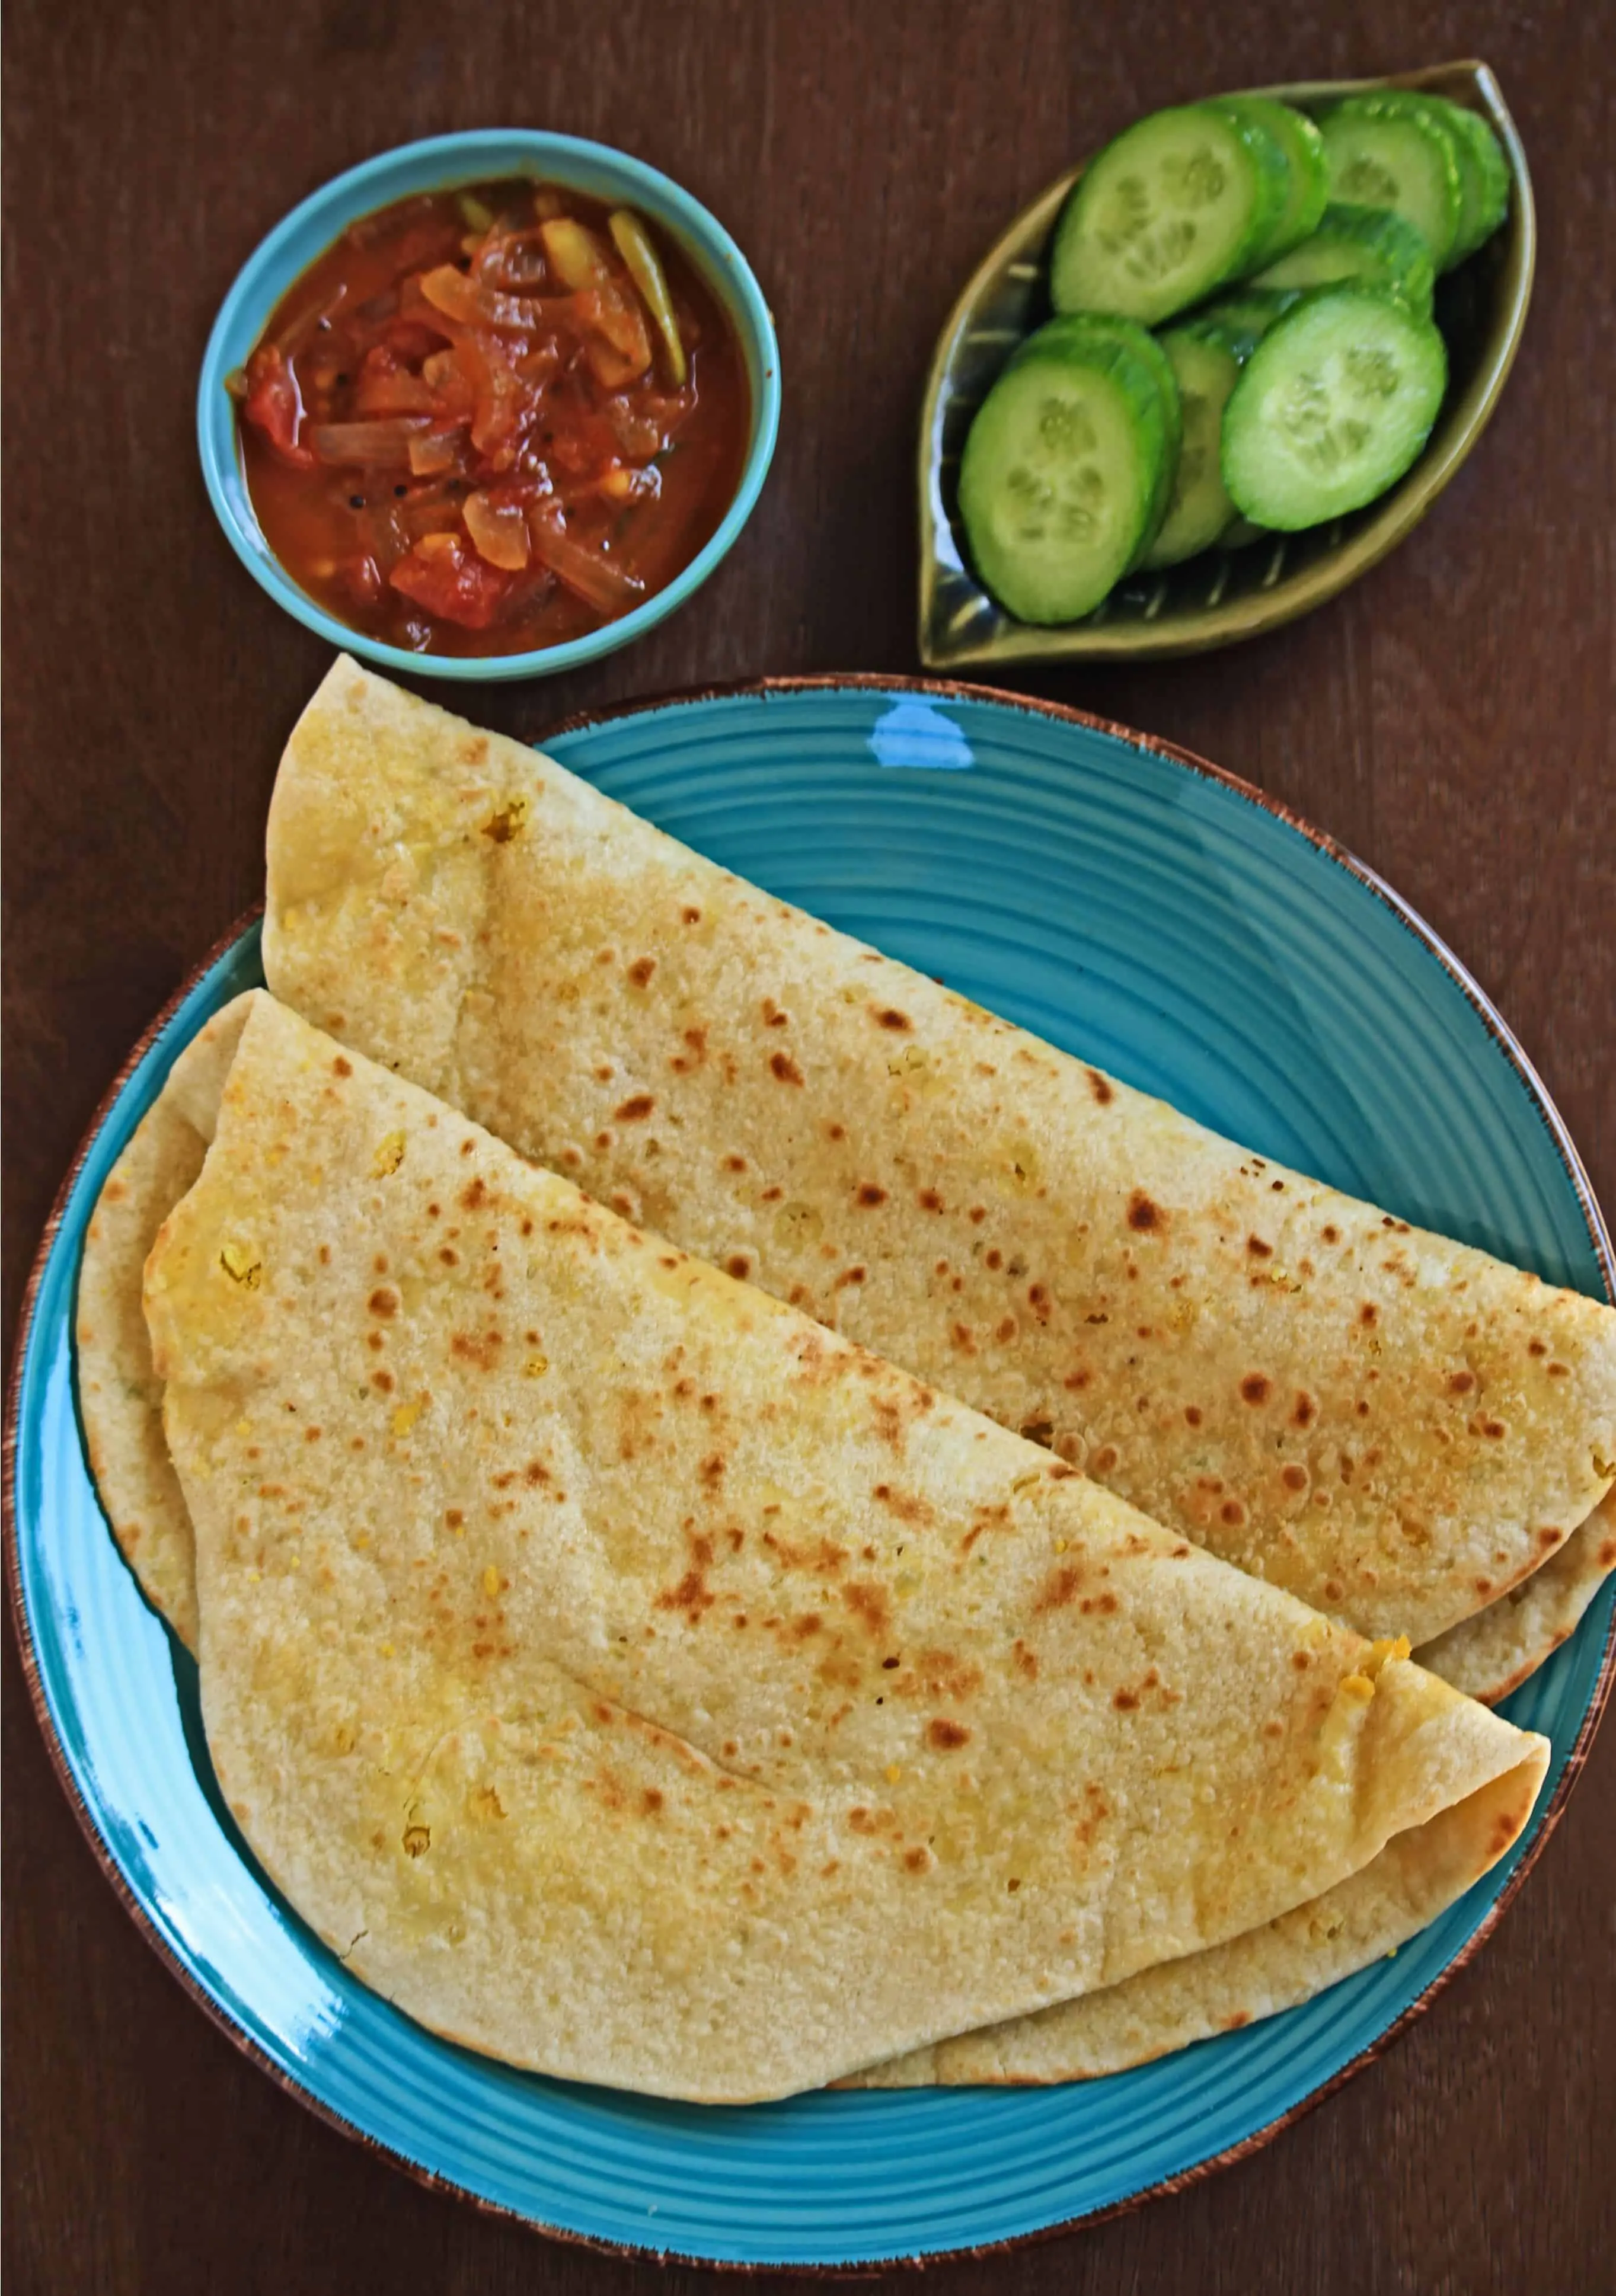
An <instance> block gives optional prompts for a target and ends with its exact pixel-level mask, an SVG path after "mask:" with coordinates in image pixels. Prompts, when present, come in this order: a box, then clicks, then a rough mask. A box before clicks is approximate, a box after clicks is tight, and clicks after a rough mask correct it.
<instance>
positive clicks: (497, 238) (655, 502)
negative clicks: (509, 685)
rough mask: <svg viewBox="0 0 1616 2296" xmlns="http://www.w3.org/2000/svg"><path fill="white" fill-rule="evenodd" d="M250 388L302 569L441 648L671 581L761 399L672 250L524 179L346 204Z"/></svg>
mask: <svg viewBox="0 0 1616 2296" xmlns="http://www.w3.org/2000/svg"><path fill="white" fill-rule="evenodd" d="M230 389H231V390H232V392H233V394H234V397H235V398H236V401H237V405H238V407H239V409H240V417H241V420H240V425H239V429H240V436H241V447H242V463H243V465H244V468H245V471H246V478H247V484H248V488H249V490H250V494H251V496H252V503H253V507H254V509H255V511H256V512H257V513H258V522H259V524H260V526H261V527H262V529H263V531H264V536H265V538H266V540H267V542H268V544H269V546H270V548H271V549H272V550H273V551H274V552H275V556H276V557H277V558H278V559H279V560H280V562H281V563H282V565H283V567H284V568H285V570H286V571H287V573H288V574H290V575H291V578H292V579H293V580H294V581H295V582H297V583H298V584H299V586H301V587H302V588H303V589H304V590H306V591H307V592H308V594H309V595H310V596H311V597H312V598H313V599H314V600H315V601H316V603H318V604H319V605H321V606H323V607H324V609H325V611H327V612H328V613H331V614H332V615H334V616H335V617H336V618H337V619H339V620H340V621H343V622H345V623H347V624H348V625H349V627H351V628H354V629H357V630H362V631H364V632H365V634H366V635H368V636H371V637H373V638H379V639H381V640H384V641H385V642H387V643H388V644H393V645H397V646H401V647H404V648H406V649H407V650H409V651H412V652H423V653H455V654H496V653H519V652H527V651H529V649H533V648H537V647H541V646H549V645H556V644H562V643H563V642H564V641H565V640H566V639H568V638H573V637H578V636H581V635H583V634H584V633H585V632H587V631H589V630H592V629H595V628H597V627H599V626H600V625H601V624H602V623H603V622H608V621H612V620H615V619H617V618H618V617H619V615H622V614H626V613H628V611H631V609H632V608H634V607H635V606H637V605H639V604H640V603H642V602H643V601H644V600H645V599H646V598H649V597H651V596H653V595H654V594H655V593H656V592H657V591H659V590H660V589H663V588H664V587H666V586H667V585H668V583H669V582H670V581H672V580H673V578H674V577H675V576H676V575H677V574H678V573H679V572H680V571H681V570H683V569H684V568H685V566H687V565H688V564H689V563H690V562H691V560H692V559H693V557H694V556H695V555H696V553H697V552H698V551H699V550H700V549H701V546H702V545H703V544H704V543H705V542H706V541H707V540H708V539H709V538H710V536H711V535H712V534H713V532H714V531H715V529H717V527H718V523H719V521H721V519H722V518H723V516H724V512H725V511H726V509H727V507H728V505H729V504H730V501H731V500H732V498H733V496H734V492H735V488H736V487H737V486H738V485H739V483H740V478H741V471H742V463H743V460H744V455H745V450H746V441H747V434H748V430H749V425H750V417H751V408H750V403H749V397H748V389H747V381H746V368H745V362H744V359H743V357H742V351H741V347H740V344H739V342H738V341H737V340H736V338H735V334H734V330H733V328H732V327H731V326H730V324H729V322H728V320H727V318H726V315H725V313H724V311H723V309H722V307H721V306H720V305H719V303H718V300H717V299H716V298H715V296H714V295H713V294H712V293H711V291H710V290H709V289H708V287H707V286H706V285H705V284H704V283H703V282H702V280H701V278H700V276H699V275H698V274H697V272H696V270H695V268H694V266H693V264H691V263H690V262H689V261H688V260H687V259H686V258H685V257H684V255H683V254H682V253H681V251H680V250H678V248H677V247H676V246H674V245H672V244H671V243H670V242H669V241H668V240H667V239H666V238H662V237H657V236H653V234H652V230H651V228H650V227H649V226H648V225H646V223H645V222H644V220H643V218H641V217H638V216H636V215H635V214H634V213H633V212H632V211H631V210H629V209H608V208H606V207H605V206H603V204H601V203H600V202H599V201H593V200H588V199H586V198H584V197H583V196H582V195H581V194H580V193H573V192H570V191H565V190H562V189H558V188H556V187H554V186H553V185H548V184H540V185H537V186H536V185H535V184H532V183H530V182H528V181H525V180H521V181H514V182H504V183H496V184H484V185H480V186H479V187H478V188H476V189H475V190H462V191H455V192H441V193H431V194H428V195H424V196H422V197H419V198H415V199H409V200H404V201H399V202H398V204H396V205H395V206H392V207H390V208H384V209H381V211H380V212H379V213H377V214H375V215H373V216H367V217H364V218H363V219H362V220H361V221H359V222H357V223H356V224H353V225H349V229H348V230H347V231H346V232H345V233H344V234H342V236H341V238H340V239H339V240H338V241H336V242H335V243H334V244H333V245H332V247H330V248H328V249H327V250H326V251H325V253H324V255H323V256H321V257H320V258H319V260H318V261H317V262H316V263H315V264H314V265H313V266H311V267H310V268H309V269H308V271H307V272H305V273H304V275H303V276H302V277H301V278H300V279H299V281H298V282H297V283H296V284H295V286H293V287H292V288H291V291H289V292H288V294H287V295H286V296H284V297H283V299H282V301H281V303H280V304H279V305H278V306H277V307H276V308H275V311H274V313H273V314H272V315H271V317H270V320H269V324H268V325H267V328H266V330H265V332H264V335H263V339H262V340H261V341H260V342H259V343H258V347H257V348H256V349H255V350H254V351H253V353H252V355H251V357H250V358H249V360H248V362H247V365H246V366H245V368H243V369H242V370H241V371H240V372H239V373H237V374H234V375H233V376H232V377H231V378H230Z"/></svg>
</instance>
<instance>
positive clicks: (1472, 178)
mask: <svg viewBox="0 0 1616 2296" xmlns="http://www.w3.org/2000/svg"><path fill="white" fill-rule="evenodd" d="M1431 102H1433V103H1434V104H1437V105H1439V106H1440V111H1441V115H1442V118H1443V119H1444V120H1445V121H1446V122H1447V124H1448V128H1449V129H1450V130H1451V132H1452V135H1453V138H1454V141H1455V143H1456V144H1457V145H1458V150H1459V192H1460V196H1461V201H1462V205H1461V208H1460V213H1459V232H1458V236H1457V238H1456V240H1455V241H1454V243H1453V246H1452V249H1451V250H1450V251H1449V253H1448V267H1449V269H1451V268H1452V266H1454V265H1455V264H1456V263H1462V262H1463V261H1464V258H1465V257H1466V256H1467V255H1473V254H1474V253H1475V251H1476V250H1477V248H1478V247H1480V246H1481V244H1482V242H1483V241H1485V240H1489V239H1490V238H1491V237H1492V235H1493V234H1494V232H1495V231H1497V228H1498V225H1500V224H1501V223H1502V222H1503V220H1504V218H1505V216H1506V215H1507V214H1508V213H1509V162H1508V160H1506V159H1505V156H1504V146H1503V145H1502V144H1501V143H1499V141H1498V139H1497V135H1494V133H1493V131H1492V128H1491V127H1490V125H1489V122H1488V121H1487V120H1485V119H1482V117H1481V113H1480V112H1479V111H1466V110H1465V109H1464V105H1463V104H1459V103H1450V102H1448V99H1447V97H1446V96H1441V95H1433V96H1432V97H1431Z"/></svg>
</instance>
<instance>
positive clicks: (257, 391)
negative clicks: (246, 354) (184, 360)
mask: <svg viewBox="0 0 1616 2296" xmlns="http://www.w3.org/2000/svg"><path fill="white" fill-rule="evenodd" d="M242 414H244V415H245V416H246V418H247V420H248V422H252V423H255V424H256V425H257V426H258V429H259V430H261V431H262V432H263V434H264V436H265V438H266V439H268V441H269V443H270V445H271V446H272V447H274V448H275V453H276V454H277V455H279V456H280V457H281V459H282V461H283V462H285V463H291V464H292V466H293V467H294V469H297V470H299V471H312V470H313V468H314V462H315V458H314V455H313V454H312V452H311V451H310V449H309V448H308V447H305V446H303V445H302V444H301V443H300V441H299V431H300V430H302V428H303V398H302V393H301V392H300V391H299V389H298V379H297V376H296V375H295V374H294V373H292V371H291V367H290V366H289V365H287V363H286V357H285V354H284V352H283V350H282V349H281V347H280V345H279V344H278V343H260V344H259V345H258V348H257V350H255V351H254V353H253V354H252V357H250V359H249V360H248V362H247V403H246V405H245V406H243V407H242Z"/></svg>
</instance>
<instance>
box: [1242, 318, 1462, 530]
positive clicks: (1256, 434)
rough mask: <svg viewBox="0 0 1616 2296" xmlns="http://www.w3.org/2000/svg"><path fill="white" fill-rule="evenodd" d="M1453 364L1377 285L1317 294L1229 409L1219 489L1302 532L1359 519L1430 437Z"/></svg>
mask: <svg viewBox="0 0 1616 2296" xmlns="http://www.w3.org/2000/svg"><path fill="white" fill-rule="evenodd" d="M1447 381H1448V355H1447V353H1446V351H1445V350H1444V349H1443V347H1442V338H1441V336H1440V334H1438V332H1437V331H1436V329H1435V327H1433V326H1432V325H1431V322H1430V320H1429V319H1423V318H1421V317H1420V316H1418V314H1417V313H1416V312H1414V311H1411V310H1410V309H1409V308H1408V306H1407V304H1406V303H1404V302H1402V301H1400V300H1399V298H1398V297H1397V296H1395V295H1388V294H1387V293H1385V292H1384V291H1383V290H1382V289H1379V288H1374V287H1359V286H1340V287H1320V288H1317V289H1316V290H1315V291H1314V292H1313V293H1312V294H1310V295H1305V296H1303V298H1302V299H1301V301H1300V303H1298V304H1297V306H1296V307H1295V308H1294V310H1292V311H1288V312H1287V313H1286V314H1285V316H1284V318H1283V319H1282V320H1281V321H1280V322H1279V324H1278V325H1277V326H1276V327H1275V328H1273V329H1272V330H1271V332H1269V333H1268V334H1267V335H1265V336H1264V338H1263V340H1262V341H1261V342H1260V343H1259V344H1258V346H1257V348H1256V349H1255V350H1254V351H1253V352H1252V354H1251V357H1250V359H1249V360H1248V361H1247V363H1246V365H1245V366H1244V367H1243V370H1242V372H1241V376H1240V380H1239V381H1238V382H1237V383H1236V384H1235V389H1234V390H1233V392H1232V393H1231V395H1230V398H1229V403H1228V405H1227V406H1226V408H1225V410H1224V417H1223V482H1224V484H1225V486H1226V487H1227V488H1228V490H1229V495H1230V498H1231V499H1232V501H1233V502H1234V504H1235V507H1236V508H1237V509H1238V510H1241V511H1243V512H1244V513H1245V515H1246V517H1248V518H1251V519H1255V520H1256V521H1257V523H1258V524H1259V526H1269V527H1276V528H1278V529H1280V530H1281V531H1282V532H1284V533H1294V532H1296V531H1297V530H1298V529H1300V528H1301V527H1305V526H1317V525H1320V524H1322V522H1323V521H1325V520H1326V519H1332V518H1339V517H1340V516H1341V513H1342V512H1345V511H1349V510H1358V509H1360V508H1361V507H1362V506H1363V504H1365V503H1367V502H1373V501H1374V498H1375V496H1377V495H1382V494H1384V493H1385V491H1386V489H1387V488H1388V487H1390V486H1392V485H1394V484H1395V483H1396V481H1397V480H1399V479H1400V478H1401V477H1402V475H1403V473H1404V471H1406V470H1407V468H1408V466H1409V464H1410V463H1412V462H1413V461H1414V459H1415V455H1417V454H1418V453H1419V451H1420V449H1421V447H1423V445H1424V444H1425V441H1426V439H1428V438H1429V437H1430V435H1431V424H1432V423H1433V422H1435V421H1436V417H1437V410H1438V408H1439V407H1440V406H1441V403H1442V393H1443V390H1444V389H1445V388H1446V386H1447Z"/></svg>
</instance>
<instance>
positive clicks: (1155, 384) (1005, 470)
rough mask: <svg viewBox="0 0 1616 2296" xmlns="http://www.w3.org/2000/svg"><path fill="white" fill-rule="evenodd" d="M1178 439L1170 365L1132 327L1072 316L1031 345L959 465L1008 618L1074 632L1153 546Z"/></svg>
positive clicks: (969, 515)
mask: <svg viewBox="0 0 1616 2296" xmlns="http://www.w3.org/2000/svg"><path fill="white" fill-rule="evenodd" d="M1164 373H1165V375H1166V384H1165V387H1164V385H1163V381H1162V377H1163V374H1164ZM1177 437H1178V410H1177V392H1176V389H1175V387H1174V384H1173V381H1172V368H1171V366H1170V365H1169V362H1168V359H1167V356H1166V354H1165V352H1163V351H1162V350H1161V347H1160V345H1159V344H1155V343H1153V342H1152V341H1151V340H1150V338H1149V336H1147V335H1145V334H1144V332H1143V331H1142V330H1141V329H1139V328H1137V327H1134V326H1131V325H1129V324H1127V323H1126V322H1124V321H1118V320H1113V319H1100V320H1094V319H1089V318H1087V317H1081V318H1079V317H1069V318H1058V319H1052V320H1051V321H1050V322H1049V324H1047V325H1046V326H1044V327H1040V328H1039V329H1038V332H1037V333H1036V334H1034V335H1029V337H1028V339H1027V340H1026V341H1025V342H1024V343H1023V344H1022V345H1021V348H1020V349H1019V350H1017V351H1016V352H1015V353H1014V355H1013V357H1012V358H1011V360H1010V363H1009V365H1007V366H1006V367H1005V372H1004V373H1003V374H1001V375H1000V377H999V379H998V381H997V382H996V383H995V384H994V386H993V389H991V390H990V391H989V392H988V396H987V398H985V399H984V400H983V401H982V403H981V405H980V406H979V407H978V409H977V411H976V416H975V419H974V421H973V422H972V425H971V430H970V433H969V435H968V436H967V438H966V440H965V451H964V455H963V457H962V458H961V462H960V474H959V507H960V517H961V520H962V521H963V523H964V529H965V536H966V539H967V541H968V542H969V544H970V546H971V555H972V559H973V560H974V561H975V563H976V570H977V572H978V573H979V574H980V577H981V578H982V580H983V582H984V583H985V584H986V585H987V586H988V589H989V590H991V591H992V593H993V594H994V596H995V597H996V598H997V600H998V602H999V603H1000V604H1001V605H1002V606H1003V607H1004V608H1005V610H1006V611H1007V612H1009V613H1012V614H1013V615H1015V616H1016V618H1017V619H1018V620H1021V621H1023V622H1070V621H1075V620H1076V619H1078V617H1079V615H1080V614H1086V613H1087V612H1088V611H1090V610H1091V608H1093V607H1095V606H1097V605H1098V604H1099V603H1100V601H1101V599H1102V598H1103V597H1104V595H1105V594H1106V592H1107V591H1108V590H1110V589H1111V587H1112V585H1113V584H1114V583H1115V582H1116V581H1117V580H1118V579H1119V578H1120V577H1121V576H1122V575H1123V574H1125V573H1126V572H1127V571H1128V568H1129V567H1130V566H1131V565H1132V564H1133V563H1134V562H1135V561H1136V558H1137V556H1138V554H1139V553H1140V551H1141V550H1144V549H1145V548H1147V547H1148V546H1149V544H1150V542H1151V540H1152V538H1153V535H1154V532H1155V529H1156V526H1157V523H1158V522H1159V521H1160V519H1161V512H1162V509H1163V507H1164V506H1165V503H1166V496H1167V489H1168V488H1169V486H1170V484H1171V480H1172V470H1173V463H1174V460H1175V457H1176V455H1177Z"/></svg>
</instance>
